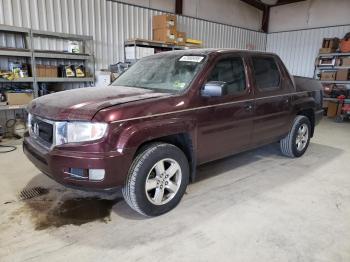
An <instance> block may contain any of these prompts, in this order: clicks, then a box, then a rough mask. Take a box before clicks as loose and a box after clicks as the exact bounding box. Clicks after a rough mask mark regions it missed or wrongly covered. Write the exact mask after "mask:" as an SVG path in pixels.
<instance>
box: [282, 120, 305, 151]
mask: <svg viewBox="0 0 350 262" xmlns="http://www.w3.org/2000/svg"><path fill="white" fill-rule="evenodd" d="M303 127H306V128H307V130H306V136H302V137H301V136H300V135H301V133H303V132H304V131H303V132H301V130H305V129H302V128H303ZM310 135H311V123H310V120H309V119H308V118H307V117H306V116H301V115H300V116H297V117H296V118H295V120H294V123H293V126H292V128H291V130H290V131H289V133H288V135H287V136H286V137H285V138H283V139H282V140H281V141H280V148H281V151H282V154H283V155H285V156H288V157H301V156H302V155H303V154H304V153H305V151H306V149H307V148H308V146H309V143H310ZM298 142H300V143H301V144H302V145H301V146H300V144H298ZM298 145H299V146H298Z"/></svg>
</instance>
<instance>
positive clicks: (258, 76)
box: [250, 54, 291, 145]
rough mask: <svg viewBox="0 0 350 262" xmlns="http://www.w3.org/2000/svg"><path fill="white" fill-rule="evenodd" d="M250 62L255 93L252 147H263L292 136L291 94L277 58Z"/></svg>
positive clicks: (263, 57)
mask: <svg viewBox="0 0 350 262" xmlns="http://www.w3.org/2000/svg"><path fill="white" fill-rule="evenodd" d="M250 61H251V68H252V76H253V79H252V80H253V81H252V82H253V85H254V89H255V90H254V91H255V117H254V121H253V136H252V143H253V144H254V145H263V144H268V143H271V142H274V141H277V140H279V139H280V138H281V137H282V136H284V135H285V134H286V133H287V132H288V129H289V122H290V95H289V94H290V91H291V90H290V89H289V88H290V87H289V86H286V85H285V84H284V81H283V80H284V79H283V74H282V70H281V68H280V67H279V61H278V60H277V59H276V58H275V57H274V56H272V55H263V54H261V55H260V54H256V55H252V56H251V59H250Z"/></svg>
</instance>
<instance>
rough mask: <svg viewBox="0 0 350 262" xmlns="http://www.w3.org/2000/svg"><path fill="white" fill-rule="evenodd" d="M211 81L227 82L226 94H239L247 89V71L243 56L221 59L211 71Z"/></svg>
mask: <svg viewBox="0 0 350 262" xmlns="http://www.w3.org/2000/svg"><path fill="white" fill-rule="evenodd" d="M209 81H220V82H225V83H226V85H225V95H239V94H240V93H243V92H244V90H245V89H246V80H245V71H244V65H243V61H242V58H240V57H234V58H226V59H223V60H220V61H219V62H218V63H217V64H216V65H215V67H214V69H213V71H212V72H211V74H210V76H209V78H208V82H209Z"/></svg>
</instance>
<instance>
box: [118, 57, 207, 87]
mask: <svg viewBox="0 0 350 262" xmlns="http://www.w3.org/2000/svg"><path fill="white" fill-rule="evenodd" d="M204 58H205V56H203V55H183V54H176V53H172V54H165V55H161V56H157V55H156V56H150V57H146V58H143V59H141V60H140V61H138V62H137V63H135V64H134V65H133V66H131V67H130V68H129V69H128V70H127V71H126V72H125V73H124V74H122V75H121V76H120V77H119V78H118V79H116V80H115V81H114V82H113V83H112V85H113V86H131V87H141V88H147V89H160V90H165V91H170V92H178V91H181V90H184V89H186V88H187V87H188V86H189V85H190V83H191V81H192V80H193V79H194V77H195V76H196V74H197V73H198V72H199V70H200V68H201V67H202V65H203V64H204V60H205V59H204Z"/></svg>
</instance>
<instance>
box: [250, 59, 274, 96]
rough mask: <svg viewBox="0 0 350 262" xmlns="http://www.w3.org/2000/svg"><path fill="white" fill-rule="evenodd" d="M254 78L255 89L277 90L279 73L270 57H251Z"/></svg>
mask: <svg viewBox="0 0 350 262" xmlns="http://www.w3.org/2000/svg"><path fill="white" fill-rule="evenodd" d="M252 60H253V69H254V77H255V83H256V85H257V88H259V89H261V90H269V89H277V88H278V87H279V84H280V72H279V71H278V67H277V64H276V61H275V59H273V58H272V57H263V56H255V57H252Z"/></svg>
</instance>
